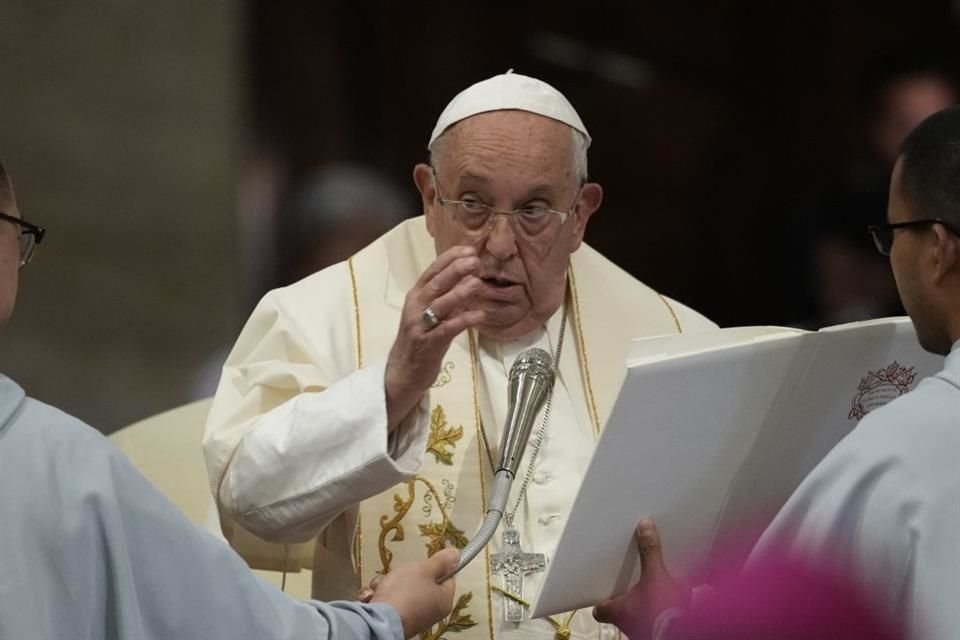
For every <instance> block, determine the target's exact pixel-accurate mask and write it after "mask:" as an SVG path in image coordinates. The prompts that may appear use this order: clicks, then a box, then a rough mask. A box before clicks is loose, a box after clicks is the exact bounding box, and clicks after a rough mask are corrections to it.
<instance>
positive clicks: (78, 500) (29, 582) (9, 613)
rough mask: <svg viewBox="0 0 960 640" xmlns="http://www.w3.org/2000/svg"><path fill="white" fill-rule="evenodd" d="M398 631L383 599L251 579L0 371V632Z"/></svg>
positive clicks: (28, 635) (360, 635) (80, 427)
mask: <svg viewBox="0 0 960 640" xmlns="http://www.w3.org/2000/svg"><path fill="white" fill-rule="evenodd" d="M402 637H403V630H402V627H401V623H400V619H399V617H398V615H397V613H396V611H395V610H394V609H393V608H392V607H390V606H388V605H383V604H380V605H360V604H356V603H346V602H335V603H329V604H324V603H321V602H316V601H312V602H306V603H303V602H297V601H295V600H293V599H291V598H289V597H288V596H286V595H284V594H283V593H282V592H280V591H279V590H277V589H276V588H274V587H273V586H271V585H269V584H267V583H266V582H263V581H261V580H260V579H258V578H257V577H256V576H254V575H253V574H252V573H251V572H250V571H249V569H248V568H247V566H246V565H245V564H244V562H243V561H242V560H241V559H240V557H239V556H237V555H236V554H235V553H234V552H233V551H232V550H231V549H230V548H229V547H227V546H226V545H225V544H224V543H223V542H221V541H219V540H217V539H215V538H214V537H212V536H210V535H208V534H207V533H205V532H203V531H202V530H200V529H199V528H198V527H196V526H195V525H193V524H192V523H190V522H189V521H188V520H187V519H186V517H185V516H183V515H182V514H181V513H180V512H179V511H178V510H177V508H176V507H175V506H174V505H173V504H171V503H170V502H169V501H168V500H167V499H166V498H165V497H164V496H163V495H161V494H160V493H159V492H158V491H157V490H156V489H155V488H154V487H153V486H151V485H150V483H149V482H148V481H147V480H146V479H145V478H144V477H143V476H141V475H140V473H139V472H137V471H136V469H134V468H133V466H132V465H131V464H130V463H129V462H128V461H127V459H126V458H125V457H124V456H123V454H122V453H120V452H119V451H118V450H117V449H116V448H114V447H113V445H112V444H110V443H109V442H108V441H107V440H106V439H105V438H104V437H103V436H101V435H100V434H99V433H98V432H96V431H95V430H93V429H91V428H90V427H88V426H87V425H85V424H83V423H82V422H80V421H79V420H76V419H75V418H72V417H70V416H68V415H66V414H64V413H62V412H61V411H58V410H57V409H54V408H53V407H50V406H47V405H45V404H43V403H40V402H37V401H35V400H31V399H29V398H27V397H26V396H25V394H24V392H23V390H22V389H21V388H20V387H19V386H17V385H16V383H14V382H13V381H12V380H10V379H9V378H6V377H4V376H2V375H0V638H2V639H4V640H46V639H51V640H52V639H61V638H62V639H63V640H83V639H87V638H89V639H94V638H95V639H97V640H113V639H125V640H133V639H137V640H139V639H144V640H147V639H155V640H174V639H177V640H187V639H192V638H195V639H197V640H219V639H221V638H222V639H224V640H265V639H270V638H275V639H278V640H279V639H289V640H308V639H314V638H317V639H326V638H337V639H338V640H339V639H344V640H352V639H358V640H360V639H367V638H376V639H390V640H397V639H400V638H402Z"/></svg>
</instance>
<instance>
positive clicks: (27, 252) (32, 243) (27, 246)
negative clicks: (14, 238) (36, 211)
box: [0, 212, 47, 269]
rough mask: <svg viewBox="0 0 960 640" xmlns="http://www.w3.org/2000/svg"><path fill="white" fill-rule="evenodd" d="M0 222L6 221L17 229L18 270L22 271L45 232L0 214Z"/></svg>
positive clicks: (40, 228) (42, 229) (15, 218)
mask: <svg viewBox="0 0 960 640" xmlns="http://www.w3.org/2000/svg"><path fill="white" fill-rule="evenodd" d="M0 220H6V221H7V222H10V223H12V224H13V225H14V226H16V227H17V231H18V232H19V233H18V243H19V245H20V268H21V269H22V268H23V267H25V266H26V265H27V263H28V262H30V259H31V258H33V252H34V250H35V249H36V248H37V245H38V244H40V242H41V241H43V234H45V233H46V232H47V230H46V229H44V228H43V227H38V226H37V225H35V224H31V223H29V222H27V221H26V220H22V219H20V218H17V217H15V216H11V215H7V214H6V213H3V212H0Z"/></svg>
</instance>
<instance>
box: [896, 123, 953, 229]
mask: <svg viewBox="0 0 960 640" xmlns="http://www.w3.org/2000/svg"><path fill="white" fill-rule="evenodd" d="M900 160H901V169H900V171H901V173H900V188H901V190H902V193H903V196H904V197H905V198H906V200H907V202H908V203H909V204H910V206H911V208H912V209H913V210H914V211H913V214H914V216H915V217H917V218H919V217H924V218H944V219H946V220H948V221H950V222H953V223H955V224H957V225H958V226H960V105H958V106H953V107H948V108H946V109H944V110H942V111H938V112H937V113H935V114H933V115H932V116H930V117H928V118H927V119H926V120H924V121H923V122H921V123H920V124H919V125H917V127H916V128H915V129H914V130H913V131H911V132H910V135H908V136H907V138H906V139H905V140H904V141H903V145H902V146H901V147H900Z"/></svg>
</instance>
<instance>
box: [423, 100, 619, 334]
mask: <svg viewBox="0 0 960 640" xmlns="http://www.w3.org/2000/svg"><path fill="white" fill-rule="evenodd" d="M438 144H440V147H439V149H438V157H437V165H438V166H437V167H436V182H434V172H433V171H432V170H431V168H430V167H429V166H427V165H418V166H417V168H416V170H415V172H414V178H415V180H416V182H417V186H418V188H419V189H420V192H421V195H422V197H423V206H424V213H425V214H426V222H427V229H428V230H429V232H430V234H431V235H432V236H433V238H434V242H435V244H436V249H437V253H438V254H439V253H442V252H443V251H445V250H447V249H449V248H451V247H453V246H456V245H471V246H474V247H476V249H477V255H478V256H479V258H480V263H481V267H480V272H479V273H478V274H477V275H478V276H479V277H480V278H481V279H482V280H483V283H484V285H483V287H482V290H481V292H480V294H479V297H478V300H477V301H476V303H475V304H476V306H477V307H478V308H482V309H484V310H485V311H486V317H487V319H486V321H485V322H484V323H483V324H482V325H481V326H480V327H479V331H480V332H481V333H483V334H485V335H488V336H491V337H494V338H497V339H514V338H519V337H521V336H524V335H527V334H529V333H531V332H532V331H534V330H535V329H537V328H538V327H540V326H542V325H543V324H544V322H546V320H547V319H549V318H550V316H551V315H553V313H554V312H555V311H556V310H557V309H558V308H559V307H560V305H561V304H562V302H563V297H564V293H565V289H566V270H567V266H568V264H569V260H570V254H571V253H573V251H575V250H576V249H577V248H578V247H579V246H580V243H581V241H582V240H583V233H584V229H585V228H586V224H587V221H588V220H589V218H590V216H591V215H592V214H593V212H594V211H596V209H597V207H599V206H600V201H601V198H602V194H603V192H602V190H601V188H600V186H599V185H597V184H585V185H581V184H580V182H579V179H578V177H577V176H576V174H575V171H574V162H573V149H574V145H573V135H572V132H571V129H570V128H569V127H568V126H567V125H565V124H562V123H560V122H557V121H555V120H552V119H550V118H545V117H542V116H539V115H536V114H532V113H528V112H525V111H494V112H490V113H483V114H479V115H476V116H472V117H470V118H467V119H466V120H463V121H462V122H459V123H457V124H456V125H454V126H453V127H451V129H450V130H449V131H447V132H446V133H445V134H444V135H443V137H442V138H441V140H439V141H438ZM438 190H439V195H440V196H442V197H443V198H444V199H445V200H469V201H476V202H481V203H484V204H487V205H489V206H491V207H494V208H495V209H497V210H500V211H513V210H516V209H520V208H527V207H538V208H546V209H553V210H556V211H561V212H567V211H570V212H572V213H571V214H570V215H569V216H567V218H566V221H565V222H563V223H562V224H561V223H560V217H559V216H556V217H553V216H551V217H550V218H551V220H552V222H551V223H550V224H549V225H548V226H547V227H546V228H545V229H544V230H543V231H541V232H538V233H536V234H529V233H524V232H523V230H522V229H521V228H520V227H519V225H518V223H517V222H516V221H511V220H510V219H509V216H504V215H496V216H494V217H493V220H492V224H491V225H490V226H489V227H485V228H484V229H483V230H482V231H481V232H477V231H476V230H473V231H471V230H470V229H468V228H466V227H465V226H464V224H463V223H462V221H461V220H459V219H458V217H457V213H456V211H455V205H454V206H451V205H447V206H444V205H441V203H440V201H439V199H438Z"/></svg>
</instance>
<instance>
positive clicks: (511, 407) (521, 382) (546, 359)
mask: <svg viewBox="0 0 960 640" xmlns="http://www.w3.org/2000/svg"><path fill="white" fill-rule="evenodd" d="M553 380H554V371H553V358H551V357H550V354H549V353H547V352H546V351H544V350H543V349H538V348H536V347H534V348H531V349H527V350H526V351H523V352H522V353H521V354H520V355H519V356H518V357H517V360H516V362H514V363H513V366H512V367H510V380H509V383H508V385H507V393H508V398H507V400H508V404H507V420H506V422H505V424H504V428H503V439H502V440H501V442H500V458H499V461H498V462H497V466H496V468H495V469H494V475H493V488H492V489H491V491H490V500H489V501H488V503H487V514H486V516H485V517H484V519H483V523H482V524H481V525H480V528H479V529H478V530H477V533H476V535H475V536H474V537H473V539H472V540H470V542H468V543H467V545H466V546H465V547H464V548H463V549H462V550H461V551H460V562H458V563H457V566H456V568H455V569H454V570H453V572H452V573H451V574H450V575H449V576H447V577H446V578H444V580H446V579H447V578H449V577H452V576H454V575H456V574H457V573H459V571H460V570H461V569H463V568H464V567H465V566H467V564H469V562H470V561H471V560H473V559H474V558H475V557H476V555H477V554H478V553H480V550H481V549H483V547H485V546H486V544H487V542H489V541H490V538H492V537H493V534H494V533H495V532H496V530H497V525H499V524H500V519H501V518H502V517H503V512H504V511H505V510H506V508H507V500H508V498H509V497H510V486H511V485H512V484H513V480H514V478H515V477H516V476H517V468H518V467H519V466H520V459H521V458H523V452H524V450H525V449H526V448H527V442H528V441H529V440H530V432H531V431H532V430H533V423H534V421H535V420H536V418H537V414H538V413H540V408H541V407H543V403H544V402H546V400H547V397H548V396H549V395H550V390H551V389H552V388H553Z"/></svg>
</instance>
